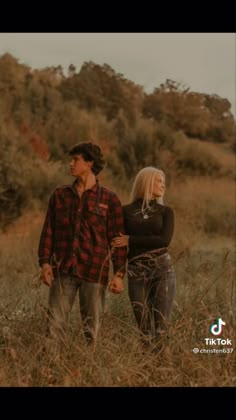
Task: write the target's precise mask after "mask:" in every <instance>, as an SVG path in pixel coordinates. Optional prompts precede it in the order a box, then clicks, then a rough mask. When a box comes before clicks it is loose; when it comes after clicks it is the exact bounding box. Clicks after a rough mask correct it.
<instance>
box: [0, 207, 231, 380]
mask: <svg viewBox="0 0 236 420" xmlns="http://www.w3.org/2000/svg"><path fill="white" fill-rule="evenodd" d="M42 217H43V215H42V213H36V212H30V213H28V214H26V215H25V216H24V217H22V218H21V219H20V220H19V221H17V222H15V223H14V224H13V225H12V226H11V227H10V229H9V230H8V231H7V232H5V233H3V234H2V235H1V238H0V284H1V288H0V290H1V292H0V293H1V299H0V386H11V387H12V386H20V387H23V386H26V387H27V386H30V387H34V386H38V387H48V386H68V387H70V386H83V387H91V386H92V387H103V386H108V387H126V386H128V387H140V386H144V387H170V386H171V387H180V386H181V387H233V386H236V359H235V349H234V352H233V353H231V352H230V351H231V350H228V349H231V348H233V347H234V343H233V339H234V333H235V326H236V319H235V317H236V310H235V308H236V298H235V297H236V291H235V258H234V241H233V239H230V237H228V236H227V237H226V236H225V237H224V236H222V235H221V236H215V237H212V238H210V237H208V236H206V235H203V234H202V235H201V236H200V235H199V233H198V234H197V233H196V232H195V233H194V232H193V231H192V240H190V236H189V237H188V235H187V237H186V236H185V237H184V240H183V236H182V240H181V241H179V240H178V231H179V230H180V226H179V227H178V229H177V235H175V238H174V241H173V246H172V249H171V252H172V255H173V258H174V261H175V267H176V272H177V295H176V299H175V304H174V309H173V320H172V323H171V325H170V327H169V338H168V339H167V338H163V342H162V347H161V350H160V352H159V353H156V352H154V351H152V350H151V349H149V350H143V348H142V347H141V346H140V343H139V339H138V332H137V329H136V325H135V322H134V318H133V315H132V312H131V308H130V304H129V301H128V296H127V291H126V290H125V292H124V293H123V295H121V296H118V297H117V296H115V295H110V294H109V295H108V296H107V308H106V313H105V317H104V322H103V326H102V329H101V333H100V336H99V340H98V343H97V347H96V350H95V351H92V350H90V349H88V348H87V347H86V345H85V343H84V339H83V334H82V329H81V321H80V315H79V304H78V300H77V301H76V304H75V306H74V308H73V311H72V315H71V322H70V325H69V329H68V336H67V339H66V342H65V343H64V348H63V351H62V353H61V354H60V355H58V356H57V357H55V354H54V352H53V351H48V352H47V353H46V354H45V353H42V348H43V347H44V346H45V345H46V338H45V324H46V308H47V293H48V289H47V288H46V287H45V286H43V285H41V286H40V287H35V286H36V284H37V280H38V277H39V269H38V265H37V244H38V237H39V232H40V229H41V225H42ZM217 317H221V318H223V320H224V321H225V322H226V326H225V328H224V330H223V334H222V336H221V338H224V339H227V338H229V339H231V340H232V345H227V346H221V345H216V346H207V345H206V343H205V338H207V337H212V336H211V335H210V333H209V326H210V324H212V323H213V322H214V320H215V319H216V318H217ZM193 348H199V349H200V350H202V349H208V350H209V349H213V348H215V349H218V350H219V349H221V350H220V351H222V353H221V352H219V353H203V352H201V353H200V352H199V353H197V354H196V353H195V354H194V353H193V351H192V349H193ZM224 348H225V350H226V351H229V353H227V352H226V351H225V352H223V349H224Z"/></svg>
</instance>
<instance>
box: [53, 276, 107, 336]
mask: <svg viewBox="0 0 236 420" xmlns="http://www.w3.org/2000/svg"><path fill="white" fill-rule="evenodd" d="M78 291H79V292H78ZM105 291H106V286H103V285H102V284H98V283H89V282H87V281H85V280H82V282H81V281H79V280H78V279H77V278H76V277H75V276H72V275H60V276H58V275H57V276H56V277H55V279H54V280H53V283H52V287H51V288H50V292H49V308H48V333H49V335H50V336H51V337H54V338H58V337H61V338H62V337H63V336H64V334H65V329H66V324H67V322H68V319H69V314H70V312H71V309H72V306H73V303H74V301H75V297H76V294H77V292H78V293H79V301H80V313H81V318H82V321H83V326H84V335H85V338H86V339H87V342H91V341H94V340H95V339H96V338H97V335H98V330H99V327H100V324H101V319H102V315H103V312H104V304H105Z"/></svg>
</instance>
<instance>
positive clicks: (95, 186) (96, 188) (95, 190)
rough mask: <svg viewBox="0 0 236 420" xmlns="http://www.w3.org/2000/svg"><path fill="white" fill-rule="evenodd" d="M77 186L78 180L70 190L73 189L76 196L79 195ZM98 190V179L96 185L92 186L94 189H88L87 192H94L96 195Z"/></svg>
mask: <svg viewBox="0 0 236 420" xmlns="http://www.w3.org/2000/svg"><path fill="white" fill-rule="evenodd" d="M76 184H77V179H75V181H74V182H73V183H72V185H71V186H70V188H71V189H72V191H73V192H74V193H75V194H76V195H78V193H77V189H76ZM98 188H99V182H98V180H97V179H96V183H95V184H94V185H93V186H92V188H88V189H87V190H86V191H92V192H94V193H97V191H98Z"/></svg>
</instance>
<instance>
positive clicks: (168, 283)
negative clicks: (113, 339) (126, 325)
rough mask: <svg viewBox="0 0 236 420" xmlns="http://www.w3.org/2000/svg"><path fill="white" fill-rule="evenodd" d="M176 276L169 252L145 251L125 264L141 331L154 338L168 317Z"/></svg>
mask: <svg viewBox="0 0 236 420" xmlns="http://www.w3.org/2000/svg"><path fill="white" fill-rule="evenodd" d="M175 288H176V276H175V270H174V267H173V264H172V261H171V257H170V255H169V254H168V253H167V252H166V253H165V254H162V255H158V254H156V253H155V252H147V253H146V254H142V255H140V256H138V257H135V258H133V259H132V260H130V262H129V263H128V292H129V298H130V302H131V305H132V309H133V313H134V316H135V319H136V322H137V324H138V327H139V329H140V331H141V333H142V334H145V335H149V336H151V337H153V338H157V337H158V336H159V335H160V334H161V333H162V332H163V331H164V330H165V328H166V321H169V320H170V316H171V310H172V304H173V300H174V296H175Z"/></svg>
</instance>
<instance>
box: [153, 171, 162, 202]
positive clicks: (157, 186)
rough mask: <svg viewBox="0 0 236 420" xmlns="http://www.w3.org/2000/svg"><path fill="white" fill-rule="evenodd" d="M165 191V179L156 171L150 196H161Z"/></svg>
mask: <svg viewBox="0 0 236 420" xmlns="http://www.w3.org/2000/svg"><path fill="white" fill-rule="evenodd" d="M164 193H165V179H164V177H163V175H162V174H161V173H157V174H156V176H155V178H154V183H153V193H152V198H157V197H163V195H164Z"/></svg>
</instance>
